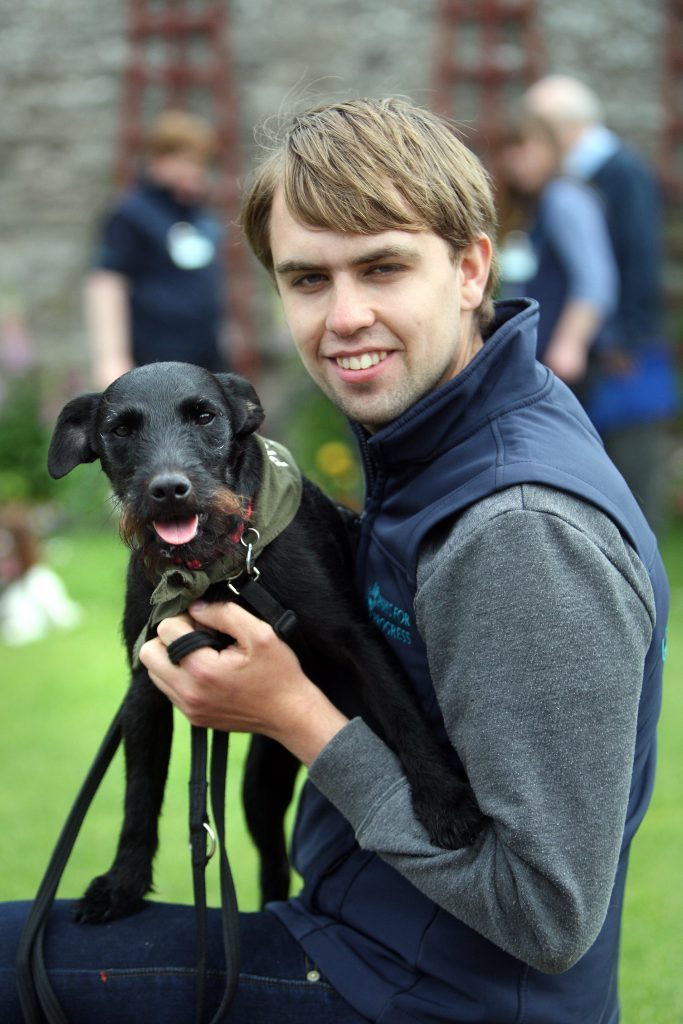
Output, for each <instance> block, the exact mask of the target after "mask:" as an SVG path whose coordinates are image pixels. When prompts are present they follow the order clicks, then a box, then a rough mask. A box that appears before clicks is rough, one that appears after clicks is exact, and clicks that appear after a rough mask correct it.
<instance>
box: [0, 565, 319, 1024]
mask: <svg viewBox="0 0 683 1024" xmlns="http://www.w3.org/2000/svg"><path fill="white" fill-rule="evenodd" d="M237 584H239V588H238V586H237ZM229 587H230V590H232V592H233V593H234V594H235V595H237V596H239V597H241V598H242V599H243V600H244V602H245V603H246V604H247V605H248V606H249V608H250V609H251V610H252V611H253V612H254V613H255V614H256V615H258V617H259V618H261V619H263V620H264V621H266V622H268V623H269V624H270V625H271V626H272V628H273V630H274V631H275V633H276V634H277V635H278V636H279V637H280V638H281V639H282V640H285V641H286V642H291V641H292V640H294V639H296V641H297V646H298V647H299V649H301V647H302V645H303V644H304V639H303V637H302V636H301V634H300V632H299V628H298V622H297V619H296V616H295V614H294V612H292V611H290V610H289V609H286V608H283V607H282V605H281V604H280V603H279V601H277V600H276V599H275V598H274V597H273V596H272V594H270V593H269V592H268V591H267V590H266V589H265V587H264V586H263V584H262V583H260V582H259V574H258V570H256V569H255V567H253V566H249V567H248V572H247V574H246V577H245V578H244V583H242V582H241V580H237V581H234V582H231V583H229ZM231 642H232V640H231V638H229V637H225V636H216V635H213V634H210V633H208V632H205V631H204V630H194V631H192V632H191V633H186V634H184V635H183V636H181V637H179V638H178V639H177V640H174V641H173V642H172V643H171V644H169V645H168V648H167V651H168V656H169V658H170V660H171V661H172V662H173V663H174V664H175V665H178V664H180V662H181V660H182V659H183V658H184V657H185V656H186V655H188V654H190V653H191V652H192V651H195V650H198V649H199V648H200V647H213V648H214V649H215V650H222V649H223V648H224V647H226V646H227V645H228V644H229V643H231ZM122 711H123V705H122V706H121V707H120V708H119V709H118V711H117V712H116V715H115V716H114V719H113V721H112V723H111V725H110V726H109V729H108V731H107V734H106V736H105V738H104V740H103V741H102V745H101V747H100V749H99V750H98V752H97V754H96V756H95V760H94V761H93V763H92V766H91V768H90V770H89V771H88V773H87V775H86V777H85V780H84V782H83V785H82V786H81V789H80V791H79V793H78V795H77V797H76V800H75V801H74V804H73V807H72V808H71V811H70V813H69V816H68V817H67V820H66V822H65V824H64V828H63V829H62V832H61V834H60V836H59V839H58V840H57V843H56V845H55V848H54V850H53V853H52V856H51V858H50V861H49V864H48V867H47V870H46V872H45V875H44V876H43V880H42V882H41V883H40V886H39V888H38V892H37V894H36V897H35V900H34V901H33V906H32V908H31V911H30V912H29V915H28V917H27V919H26V923H25V925H24V928H23V931H22V933H21V938H20V940H19V949H18V953H17V988H18V991H19V1001H20V1003H21V1008H22V1011H23V1014H24V1019H25V1021H26V1024H46V1022H47V1024H69V1021H68V1018H67V1017H66V1016H65V1014H64V1010H63V1009H62V1007H61V1005H60V1003H59V1001H58V999H57V997H56V995H55V993H54V991H53V989H52V986H51V985H50V980H49V977H48V971H47V967H46V964H45V954H44V938H45V928H46V924H47V919H48V916H49V913H50V909H51V907H52V904H53V903H54V899H55V895H56V892H57V888H58V886H59V883H60V880H61V878H62V875H63V873H64V869H65V868H66V865H67V862H68V860H69V857H70V855H71V851H72V849H73V846H74V844H75V842H76V838H77V836H78V833H79V831H80V829H81V826H82V824H83V821H84V819H85V816H86V813H87V811H88V809H89V807H90V805H91V803H92V801H93V798H94V796H95V794H96V792H97V790H98V788H99V785H100V783H101V782H102V779H103V778H104V776H105V774H106V772H107V769H108V767H109V765H110V764H111V762H112V760H113V757H114V755H115V753H116V751H117V750H118V747H119V744H120V743H121V739H122V728H121V720H122ZM228 741H229V734H228V733H227V732H219V731H218V730H215V731H214V732H213V741H212V744H211V764H210V771H209V782H208V783H207V769H208V730H207V729H202V728H199V727H197V726H192V747H191V770H190V786H189V790H190V792H189V826H190V851H191V861H192V883H193V890H194V901H195V912H196V915H195V918H196V928H197V998H196V1010H195V1021H196V1024H202V1021H203V1017H204V996H205V989H206V973H207V963H208V934H207V908H206V877H205V873H206V866H207V864H208V862H209V860H210V859H211V857H212V856H213V855H214V853H215V852H216V851H218V859H219V865H218V867H219V877H220V891H221V919H222V939H223V953H224V961H225V970H226V982H225V989H224V991H223V996H222V998H221V1002H220V1005H219V1007H218V1009H217V1010H216V1012H215V1014H214V1016H213V1017H212V1018H211V1021H210V1024H220V1022H221V1021H223V1020H225V1016H226V1014H227V1012H228V1009H229V1007H230V1004H231V1002H232V1000H233V998H234V996H235V992H236V990H237V983H238V980H239V912H238V907H237V898H236V895H235V887H234V883H233V879H232V872H231V870H230V864H229V861H228V856H227V853H226V847H225V783H226V776H227V760H228ZM209 786H210V790H211V810H212V814H213V821H214V828H215V831H214V829H213V828H212V826H211V824H210V821H209V814H208V808H207V790H208V789H209ZM207 839H208V841H209V842H208V847H207Z"/></svg>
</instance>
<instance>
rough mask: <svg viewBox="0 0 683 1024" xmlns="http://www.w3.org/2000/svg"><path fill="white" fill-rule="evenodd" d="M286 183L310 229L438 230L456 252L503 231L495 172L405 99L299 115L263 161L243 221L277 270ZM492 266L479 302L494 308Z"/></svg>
mask: <svg viewBox="0 0 683 1024" xmlns="http://www.w3.org/2000/svg"><path fill="white" fill-rule="evenodd" d="M278 187H282V190H283V194H284V198H285V202H286V203H287V207H288V209H289V211H290V213H291V214H292V216H293V217H295V218H296V219H297V220H299V221H301V222H302V223H304V224H307V225H310V226H311V227H321V228H327V229H328V230H332V231H338V232H342V233H351V234H363V235H373V234H379V233H381V232H383V231H388V230H392V229H394V230H395V229H398V230H404V231H420V230H425V229H427V230H431V231H434V232H435V233H436V234H438V235H440V236H441V237H442V238H443V239H444V240H445V241H446V242H448V244H449V245H450V246H451V249H452V251H453V253H454V256H455V257H456V258H457V257H458V256H459V254H460V252H462V250H463V249H465V248H466V246H468V245H469V244H470V243H471V242H474V241H475V240H476V239H478V238H480V237H481V236H482V235H488V236H489V237H490V238H493V237H494V236H495V232H496V214H495V207H494V203H493V196H492V193H491V185H490V181H489V178H488V175H487V173H486V171H485V170H484V168H483V167H482V165H481V163H480V162H479V160H478V159H477V158H476V157H475V156H474V154H473V153H472V152H471V151H470V150H469V149H468V148H467V147H466V146H465V145H464V144H463V142H461V141H460V139H458V138H457V136H456V135H455V133H454V131H453V130H452V129H451V127H450V125H449V124H448V123H447V122H446V121H444V120H443V119H442V118H440V117H438V116H437V115H435V114H432V113H431V112H430V111H428V110H425V109H423V108H420V107H416V106H413V105H412V104H410V103H407V102H406V101H404V100H402V99H397V98H389V99H383V100H375V99H356V100H348V101H343V102H340V103H333V104H328V105H325V106H320V107H314V108H313V109H311V110H308V111H305V112H304V113H302V114H297V115H295V116H294V117H293V119H292V121H291V123H290V124H289V126H288V127H287V128H286V130H285V132H284V135H283V137H282V141H281V142H280V144H279V146H278V148H277V149H275V150H274V151H273V152H271V153H270V155H269V156H267V157H266V159H265V160H264V161H263V162H262V163H261V165H260V166H259V167H258V168H257V170H256V173H255V175H254V178H253V180H252V181H251V183H250V185H249V187H248V188H247V190H246V192H245V194H244V196H243V202H242V215H241V223H242V228H243V231H244V233H245V235H246V238H247V241H248V242H249V245H250V246H251V248H252V250H253V252H254V254H255V255H256V257H257V258H258V259H259V260H260V262H261V263H262V264H263V265H264V266H265V267H266V269H267V270H268V271H269V272H270V273H271V274H272V272H273V257H272V253H271V248H270V211H271V207H272V202H273V196H274V194H275V190H276V189H277V188H278ZM495 280H496V273H495V268H492V272H491V275H490V278H489V281H488V283H487V287H486V292H485V295H484V299H483V301H482V305H481V307H480V309H479V311H478V312H479V321H480V326H481V327H484V326H486V324H487V323H488V322H489V320H490V319H491V317H492V315H493V306H492V301H491V296H492V293H493V289H494V287H495Z"/></svg>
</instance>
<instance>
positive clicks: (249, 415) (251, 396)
mask: <svg viewBox="0 0 683 1024" xmlns="http://www.w3.org/2000/svg"><path fill="white" fill-rule="evenodd" d="M215 377H216V380H217V381H218V383H219V384H220V386H221V388H222V389H223V391H224V393H225V395H226V396H227V398H228V399H230V401H231V403H232V404H233V407H234V408H235V411H236V437H246V436H247V435H248V434H253V433H254V431H255V430H257V429H258V428H259V427H260V426H261V424H262V423H263V421H264V419H265V417H266V414H265V412H264V411H263V407H262V405H261V400H260V399H259V396H258V395H257V394H256V392H255V391H254V388H253V387H252V386H251V384H250V383H249V381H248V380H246V379H245V378H244V377H240V376H239V374H237V373H217V374H215Z"/></svg>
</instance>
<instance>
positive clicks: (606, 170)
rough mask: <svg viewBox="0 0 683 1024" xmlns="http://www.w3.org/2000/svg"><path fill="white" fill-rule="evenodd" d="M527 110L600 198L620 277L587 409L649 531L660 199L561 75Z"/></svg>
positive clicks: (532, 92) (672, 402)
mask: <svg viewBox="0 0 683 1024" xmlns="http://www.w3.org/2000/svg"><path fill="white" fill-rule="evenodd" d="M524 105H525V106H526V108H527V110H529V111H530V112H531V113H532V114H534V115H536V116H538V117H542V118H543V119H544V120H545V121H546V122H548V123H549V124H551V125H552V126H553V129H554V131H555V132H556V135H557V139H558V142H559V144H560V147H561V149H562V154H563V169H564V171H565V172H566V173H567V174H571V175H574V176H575V177H577V178H580V179H582V180H584V181H586V182H588V183H589V184H590V185H591V186H592V187H593V188H594V189H595V190H596V192H597V194H598V196H599V197H600V199H601V201H602V203H603V207H604V211H605V217H606V220H607V227H608V231H609V235H610V239H611V242H612V246H613V249H614V255H615V258H616V263H617V270H618V275H619V302H618V307H617V311H616V314H615V315H614V317H613V318H612V320H611V322H610V323H609V324H608V325H607V328H606V330H605V331H604V332H603V338H602V343H601V345H600V347H599V349H598V350H596V352H595V357H594V365H593V383H592V387H591V389H590V393H589V397H588V399H587V403H586V406H587V411H588V413H589V415H590V417H591V419H592V420H593V423H594V424H595V426H596V427H597V429H598V430H599V432H600V434H601V435H602V437H603V440H604V442H605V447H606V448H607V451H608V453H609V455H610V456H611V458H612V460H613V461H614V462H615V463H616V465H617V466H618V468H619V469H620V470H621V472H622V474H623V475H624V477H625V478H626V480H627V482H628V484H629V486H630V487H631V490H633V492H634V493H635V494H636V496H637V497H638V498H639V500H640V502H641V505H642V507H643V510H644V512H645V514H646V516H647V518H648V519H649V521H650V523H651V525H652V526H653V527H654V528H655V529H659V528H661V525H662V519H663V511H664V465H665V432H664V425H665V422H666V420H667V419H668V418H669V417H670V416H671V415H672V414H673V413H674V412H675V411H676V409H677V396H676V390H675V376H674V372H673V366H672V360H671V356H670V353H669V352H668V349H667V346H666V344H665V341H664V336H663V329H662V244H661V243H662V230H661V219H662V216H661V196H660V190H659V188H658V184H657V181H656V178H655V175H654V174H653V172H652V170H651V168H650V167H649V166H648V164H647V162H646V161H645V160H644V159H643V157H642V156H641V155H640V154H639V153H638V152H637V151H636V150H635V149H634V148H633V147H632V146H630V145H628V144H627V143H625V142H624V141H623V140H622V139H621V138H620V137H619V136H618V135H617V134H616V133H615V132H613V131H611V130H610V129H609V128H608V127H606V125H605V124H604V115H603V109H602V104H601V103H600V100H599V99H598V97H597V96H596V95H595V93H594V92H593V91H592V90H591V89H590V88H589V87H588V86H587V85H586V84H585V83H584V82H582V81H579V80H578V79H576V78H573V77H571V76H568V75H550V76H548V77H546V78H542V79H540V80H539V81H538V82H536V83H535V84H534V85H532V86H531V88H530V89H529V90H528V91H527V92H526V94H525V96H524Z"/></svg>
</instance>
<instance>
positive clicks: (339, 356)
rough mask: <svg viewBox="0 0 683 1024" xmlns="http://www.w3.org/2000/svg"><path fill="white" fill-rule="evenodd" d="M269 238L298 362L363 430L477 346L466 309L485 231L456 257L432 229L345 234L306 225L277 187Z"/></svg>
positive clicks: (479, 274) (476, 294)
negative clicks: (296, 217)
mask: <svg viewBox="0 0 683 1024" xmlns="http://www.w3.org/2000/svg"><path fill="white" fill-rule="evenodd" d="M270 243H271V250H272V254H273V265H274V268H275V279H276V282H277V286H278V290H279V292H280V296H281V298H282V303H283V307H284V313H285V318H286V320H287V324H288V326H289V329H290V331H291V333H292V336H293V338H294V343H295V345H296V347H297V349H298V352H299V355H300V356H301V359H302V361H303V364H304V366H305V367H306V369H307V370H308V372H309V373H310V375H311V376H312V377H313V379H314V380H315V381H316V383H317V384H318V385H319V386H320V388H321V389H322V390H323V391H324V392H325V394H326V395H328V397H329V398H331V399H332V401H333V402H334V403H335V404H336V405H338V406H339V407H340V408H341V409H342V410H343V411H344V412H345V413H346V415H347V416H349V417H350V418H351V419H353V420H356V421H358V422H359V423H362V424H364V425H365V426H366V427H368V429H370V430H371V431H372V430H376V429H378V428H379V427H380V426H382V425H383V424H385V423H388V422H390V421H391V420H393V419H395V418H396V417H397V416H399V415H400V414H401V413H402V412H404V410H406V409H407V408H408V407H409V406H411V405H412V404H413V403H414V402H415V401H417V399H419V398H421V397H422V396H423V395H424V394H426V393H427V392H428V391H431V390H433V389H434V388H436V387H438V386H439V385H440V384H443V383H445V382H446V381H447V380H450V378H451V377H453V376H455V375H456V374H457V373H459V372H460V370H462V369H463V367H464V366H466V365H467V363H468V362H469V361H470V359H471V358H472V357H473V356H474V355H475V353H476V352H477V351H478V349H479V348H480V347H481V344H482V342H481V337H480V335H479V333H478V331H477V330H475V327H474V325H475V320H474V312H475V310H476V309H477V308H478V306H479V305H480V303H481V299H482V295H483V290H484V286H485V283H486V278H487V276H488V268H489V263H490V243H489V241H488V239H486V238H484V239H482V240H481V241H480V242H476V243H473V244H472V245H471V246H468V248H467V249H466V250H464V252H463V254H462V255H461V256H460V258H459V259H458V260H457V261H456V260H455V259H454V257H453V254H452V251H451V249H450V247H449V246H448V244H447V243H446V242H445V241H444V240H443V239H442V238H441V237H440V236H439V235H437V234H435V233H434V232H432V231H427V230H425V231H419V232H413V231H396V230H391V231H385V232H382V233H381V234H379V235H352V234H341V233H338V232H335V231H329V230H327V229H325V228H311V227H308V226H306V225H304V224H302V223H300V222H299V221H297V220H295V218H294V217H293V216H292V215H291V214H290V212H289V210H288V208H287V206H286V203H285V201H284V198H283V197H282V195H281V193H280V191H278V192H276V194H275V198H274V201H273V208H272V211H271V218H270Z"/></svg>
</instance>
